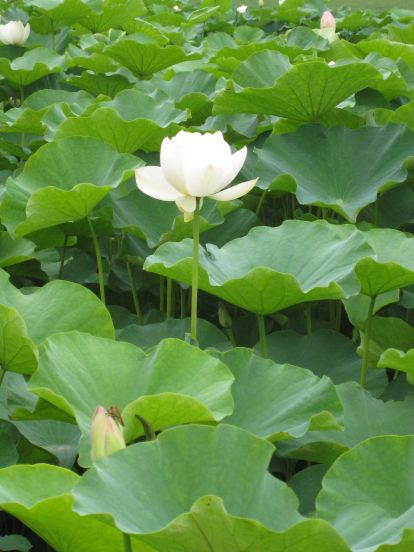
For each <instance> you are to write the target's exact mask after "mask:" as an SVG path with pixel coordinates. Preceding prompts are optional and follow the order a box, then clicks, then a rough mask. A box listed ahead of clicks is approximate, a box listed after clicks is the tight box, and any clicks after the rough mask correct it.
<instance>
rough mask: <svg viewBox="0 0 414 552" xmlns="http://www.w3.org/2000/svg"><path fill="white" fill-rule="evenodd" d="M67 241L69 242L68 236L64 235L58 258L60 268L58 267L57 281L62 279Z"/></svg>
mask: <svg viewBox="0 0 414 552" xmlns="http://www.w3.org/2000/svg"><path fill="white" fill-rule="evenodd" d="M68 240H69V236H68V235H67V234H65V239H64V240H63V249H62V255H61V257H60V267H59V274H58V280H61V279H62V278H63V268H64V265H65V254H66V248H67V246H68Z"/></svg>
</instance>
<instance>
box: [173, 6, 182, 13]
mask: <svg viewBox="0 0 414 552" xmlns="http://www.w3.org/2000/svg"><path fill="white" fill-rule="evenodd" d="M173 11H175V12H179V11H181V8H180V6H174V7H173Z"/></svg>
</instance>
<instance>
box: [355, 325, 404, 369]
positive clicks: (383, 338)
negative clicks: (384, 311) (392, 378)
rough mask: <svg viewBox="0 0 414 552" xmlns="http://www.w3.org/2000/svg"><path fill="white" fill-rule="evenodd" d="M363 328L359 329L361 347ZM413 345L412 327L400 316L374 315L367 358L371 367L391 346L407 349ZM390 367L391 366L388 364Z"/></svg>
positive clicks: (364, 337)
mask: <svg viewBox="0 0 414 552" xmlns="http://www.w3.org/2000/svg"><path fill="white" fill-rule="evenodd" d="M365 340H366V334H365V328H363V329H362V330H361V345H360V348H361V349H362V347H363V346H365ZM412 347H414V328H413V327H412V326H411V325H410V324H407V322H405V321H404V320H401V319H400V318H395V317H393V316H374V317H373V318H372V322H371V337H370V343H369V351H368V358H369V364H370V365H371V367H376V366H377V363H378V361H379V359H380V357H381V355H382V354H383V353H384V352H385V351H386V350H387V349H391V348H395V349H400V350H401V351H409V350H410V349H411V348H412ZM390 368H391V366H390Z"/></svg>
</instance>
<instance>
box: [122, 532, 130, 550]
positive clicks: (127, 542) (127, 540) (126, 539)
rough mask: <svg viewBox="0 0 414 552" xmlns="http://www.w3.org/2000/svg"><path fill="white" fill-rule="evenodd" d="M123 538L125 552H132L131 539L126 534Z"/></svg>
mask: <svg viewBox="0 0 414 552" xmlns="http://www.w3.org/2000/svg"><path fill="white" fill-rule="evenodd" d="M123 537H124V550H125V552H132V542H131V537H130V536H129V535H126V534H125V533H123Z"/></svg>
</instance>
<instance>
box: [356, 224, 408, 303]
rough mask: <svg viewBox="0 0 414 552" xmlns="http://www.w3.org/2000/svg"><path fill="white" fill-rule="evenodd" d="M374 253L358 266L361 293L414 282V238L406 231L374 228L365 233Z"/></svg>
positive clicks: (375, 293) (381, 291)
mask: <svg viewBox="0 0 414 552" xmlns="http://www.w3.org/2000/svg"><path fill="white" fill-rule="evenodd" d="M364 235H365V238H366V240H367V242H368V243H369V244H370V246H371V247H372V248H373V250H374V251H375V256H374V257H371V258H367V259H362V260H361V261H359V262H358V263H357V265H356V267H355V272H356V275H357V277H358V279H359V281H360V282H361V292H362V293H365V294H366V295H370V296H371V297H376V296H377V295H380V294H381V293H386V292H387V291H391V290H394V289H398V288H402V287H405V286H409V285H412V284H414V259H413V256H414V240H413V239H412V238H410V237H407V236H406V234H404V233H403V232H399V231H398V230H391V229H385V228H384V229H375V230H370V231H369V232H365V234H364Z"/></svg>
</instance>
